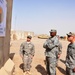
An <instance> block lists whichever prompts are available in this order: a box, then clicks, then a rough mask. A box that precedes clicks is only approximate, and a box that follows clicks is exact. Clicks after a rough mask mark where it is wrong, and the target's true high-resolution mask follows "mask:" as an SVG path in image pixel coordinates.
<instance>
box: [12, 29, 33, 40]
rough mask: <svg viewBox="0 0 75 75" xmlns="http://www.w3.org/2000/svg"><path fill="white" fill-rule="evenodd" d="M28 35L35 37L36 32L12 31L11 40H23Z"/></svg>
mask: <svg viewBox="0 0 75 75" xmlns="http://www.w3.org/2000/svg"><path fill="white" fill-rule="evenodd" d="M27 35H31V36H32V37H34V32H29V31H14V30H13V31H11V40H21V39H25V38H26V37H27Z"/></svg>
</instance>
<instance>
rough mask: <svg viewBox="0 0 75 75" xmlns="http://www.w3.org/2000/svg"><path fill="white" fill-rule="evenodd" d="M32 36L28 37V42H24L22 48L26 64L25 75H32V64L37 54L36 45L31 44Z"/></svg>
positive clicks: (21, 51) (22, 55)
mask: <svg viewBox="0 0 75 75" xmlns="http://www.w3.org/2000/svg"><path fill="white" fill-rule="evenodd" d="M31 38H32V37H31V36H30V35H28V36H27V40H26V41H25V42H23V43H22V44H21V46H20V55H21V57H22V59H23V62H24V72H25V74H31V73H30V68H31V62H32V58H33V56H34V53H35V49H34V45H33V44H32V43H31Z"/></svg>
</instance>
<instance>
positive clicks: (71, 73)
mask: <svg viewBox="0 0 75 75" xmlns="http://www.w3.org/2000/svg"><path fill="white" fill-rule="evenodd" d="M67 40H68V41H69V42H70V43H69V45H68V47H67V55H66V75H75V33H72V32H69V33H68V34H67Z"/></svg>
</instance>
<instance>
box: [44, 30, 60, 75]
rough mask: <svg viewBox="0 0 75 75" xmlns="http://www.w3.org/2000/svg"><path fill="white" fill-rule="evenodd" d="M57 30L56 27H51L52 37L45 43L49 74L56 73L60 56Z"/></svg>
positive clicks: (54, 74)
mask: <svg viewBox="0 0 75 75" xmlns="http://www.w3.org/2000/svg"><path fill="white" fill-rule="evenodd" d="M56 34H57V31H56V30H55V29H51V31H50V36H51V37H50V38H48V39H47V40H46V42H45V43H44V44H43V47H44V48H45V49H46V50H45V56H46V69H47V73H48V75H56V62H57V58H58V57H60V55H59V50H58V46H59V39H58V37H57V36H56Z"/></svg>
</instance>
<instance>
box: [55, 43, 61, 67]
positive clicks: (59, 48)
mask: <svg viewBox="0 0 75 75" xmlns="http://www.w3.org/2000/svg"><path fill="white" fill-rule="evenodd" d="M58 52H59V55H61V53H62V44H61V42H59V46H58ZM58 61H59V58H58V57H57V62H56V66H57V67H58Z"/></svg>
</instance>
